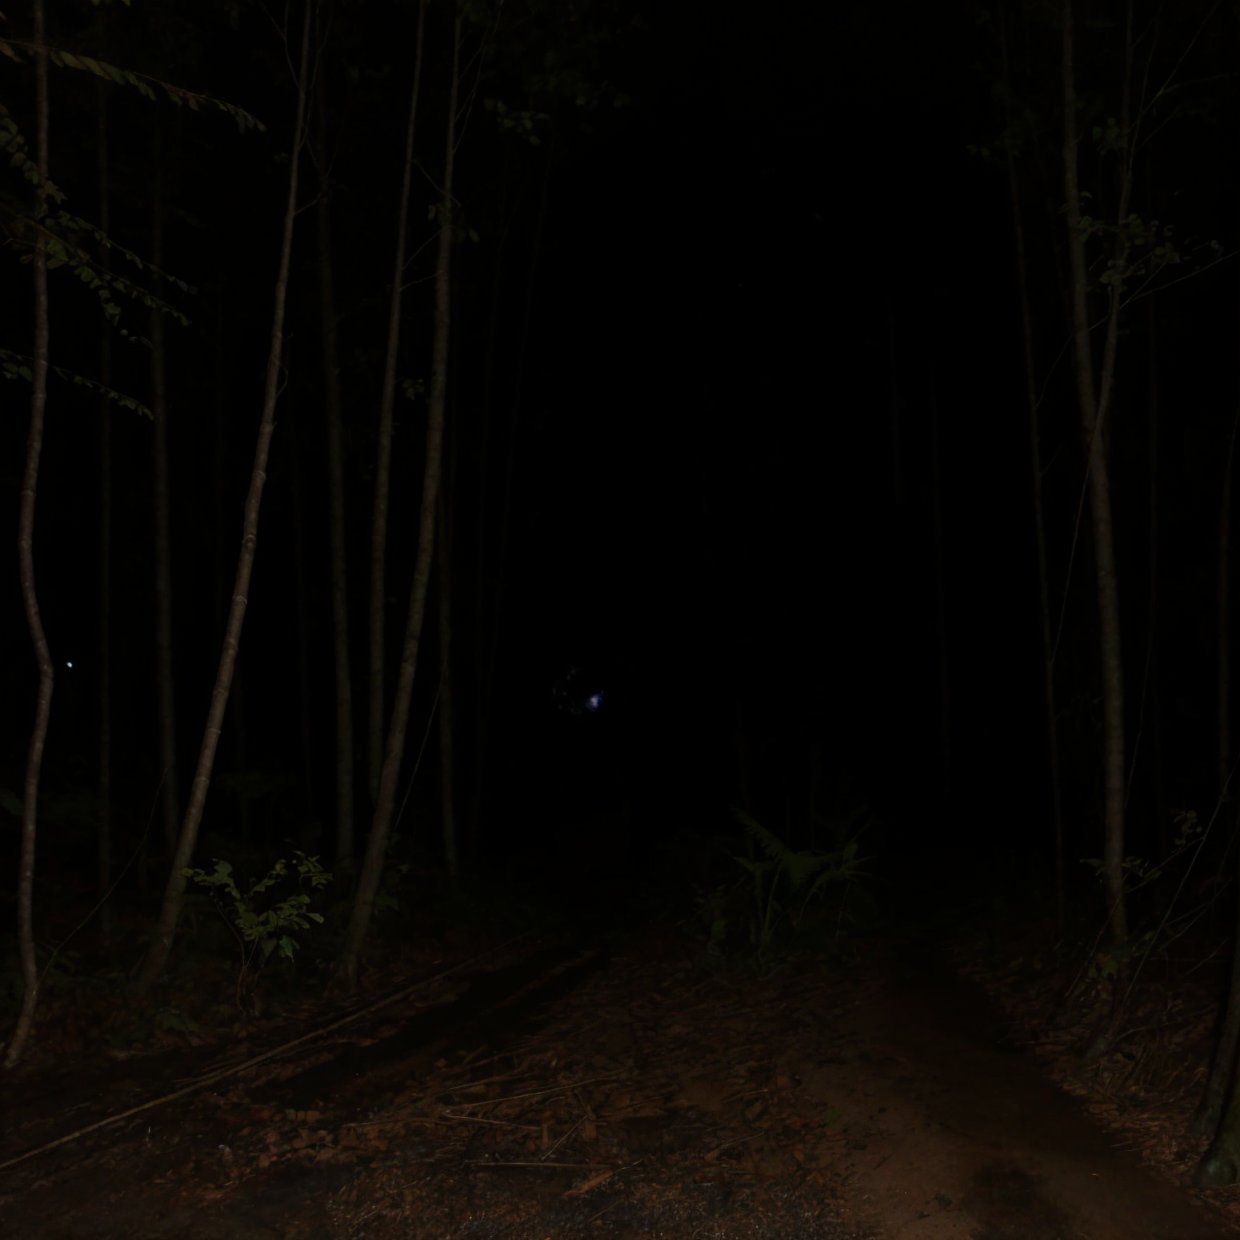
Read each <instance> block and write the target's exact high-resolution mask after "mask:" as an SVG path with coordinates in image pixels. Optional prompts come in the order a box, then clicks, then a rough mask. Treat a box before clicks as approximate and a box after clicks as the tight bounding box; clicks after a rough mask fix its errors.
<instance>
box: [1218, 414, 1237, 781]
mask: <svg viewBox="0 0 1240 1240" xmlns="http://www.w3.org/2000/svg"><path fill="white" fill-rule="evenodd" d="M1238 427H1240V410H1237V413H1236V417H1235V418H1234V419H1233V420H1232V424H1231V435H1230V436H1229V438H1228V441H1227V461H1226V464H1225V465H1224V467H1223V495H1222V499H1221V501H1220V503H1219V514H1218V798H1219V800H1220V801H1227V800H1230V799H1231V798H1230V791H1229V788H1228V784H1229V782H1230V779H1231V763H1232V757H1233V755H1232V740H1231V486H1232V476H1233V473H1234V469H1235V461H1236V430H1237V428H1238Z"/></svg>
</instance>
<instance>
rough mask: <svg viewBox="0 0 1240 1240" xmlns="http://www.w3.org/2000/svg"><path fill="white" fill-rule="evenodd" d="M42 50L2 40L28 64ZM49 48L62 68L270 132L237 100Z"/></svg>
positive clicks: (3, 47) (0, 47)
mask: <svg viewBox="0 0 1240 1240" xmlns="http://www.w3.org/2000/svg"><path fill="white" fill-rule="evenodd" d="M38 50H39V49H38V47H37V46H36V45H35V44H33V43H29V42H25V41H23V40H18V39H0V55H4V56H7V57H8V58H9V59H10V60H13V61H16V62H17V63H18V64H25V63H26V59H27V58H28V57H32V56H33V55H34V54H35V53H36V52H37V51H38ZM46 50H47V55H48V59H49V60H50V61H51V62H52V64H54V65H57V66H59V67H60V68H62V69H79V70H81V71H82V72H84V73H92V74H94V76H95V77H97V78H102V79H103V81H105V82H114V83H116V85H118V86H128V87H130V88H131V89H133V90H136V91H137V92H138V94H140V95H141V96H142V97H143V98H144V99H150V100H151V101H152V102H155V101H156V100H157V99H158V98H159V96H160V94H162V95H163V96H164V98H165V99H167V100H168V101H169V102H171V103H175V104H176V105H177V106H178V107H187V108H189V109H190V111H191V112H197V111H200V110H202V109H207V110H212V111H216V112H222V113H224V115H225V116H229V117H231V118H232V119H233V120H234V121H236V122H237V128H238V129H239V130H241V132H242V133H244V132H245V131H246V130H247V129H255V130H257V131H258V132H259V133H265V132H266V127H265V126H264V125H263V123H262V121H260V120H259V119H258V118H257V117H256V116H252V115H251V114H250V113H249V112H247V111H246V110H245V109H244V108H239V107H238V106H237V105H236V104H235V103H228V102H226V101H225V100H223V99H216V98H214V97H213V96H211V95H202V94H199V93H198V92H196V91H192V90H186V89H185V87H183V86H174V85H173V84H172V83H171V82H164V81H161V80H160V79H159V78H154V77H150V76H148V75H147V74H145V73H135V72H134V70H132V69H122V68H121V67H120V66H119V65H114V64H110V63H109V62H108V61H106V60H98V59H96V58H95V57H94V56H79V55H76V54H75V53H73V52H66V51H64V50H62V49H61V48H58V47H49V48H47V49H46Z"/></svg>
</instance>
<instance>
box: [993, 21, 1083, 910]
mask: <svg viewBox="0 0 1240 1240" xmlns="http://www.w3.org/2000/svg"><path fill="white" fill-rule="evenodd" d="M999 17H1000V22H1001V24H1002V29H1001V32H1000V40H1001V45H1002V56H1003V81H1004V85H1005V87H1006V90H1005V92H1004V94H1005V99H1007V100H1010V99H1011V96H1012V75H1011V68H1010V63H1009V59H1008V56H1009V48H1008V32H1007V25H1006V21H1005V18H1006V12H1005V8H1004V6H1002V5H1001V6H1000V10H999ZM1005 111H1006V120H1007V128H1008V129H1009V130H1010V129H1011V125H1012V117H1011V110H1010V106H1009V107H1008V108H1006V109H1005ZM1004 150H1005V154H1006V158H1007V178H1008V200H1009V202H1010V204H1011V208H1012V237H1013V242H1014V245H1015V250H1016V284H1017V291H1018V296H1019V300H1020V327H1021V332H1020V335H1021V357H1022V360H1023V364H1024V372H1025V417H1026V420H1027V422H1028V425H1029V469H1030V474H1031V482H1032V494H1033V532H1034V544H1035V549H1036V556H1037V567H1038V619H1039V622H1040V624H1039V627H1040V629H1041V638H1042V709H1043V714H1044V724H1045V728H1046V760H1047V774H1048V775H1049V777H1050V798H1051V834H1052V844H1053V856H1054V872H1055V924H1056V926H1057V927H1058V929H1059V930H1060V931H1062V930H1063V927H1064V922H1065V918H1066V915H1067V911H1066V898H1065V893H1064V856H1063V783H1062V778H1061V775H1060V767H1059V710H1058V705H1057V703H1056V700H1055V643H1054V637H1053V627H1052V624H1051V593H1050V574H1049V573H1048V571H1047V566H1046V511H1045V506H1044V500H1043V495H1042V433H1041V427H1040V424H1039V418H1038V404H1039V401H1038V384H1037V367H1036V364H1035V362H1034V346H1033V309H1032V306H1031V303H1030V298H1029V258H1028V251H1027V249H1026V245H1025V220H1024V213H1023V212H1022V210H1021V200H1020V179H1019V177H1018V175H1017V170H1016V154H1015V151H1014V149H1013V145H1012V142H1010V141H1009V142H1006V143H1004Z"/></svg>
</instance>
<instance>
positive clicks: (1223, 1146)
mask: <svg viewBox="0 0 1240 1240" xmlns="http://www.w3.org/2000/svg"><path fill="white" fill-rule="evenodd" d="M1238 429H1240V407H1238V408H1237V411H1236V416H1235V418H1234V419H1233V420H1232V425H1231V436H1230V439H1229V442H1228V446H1227V464H1226V466H1225V469H1224V473H1223V496H1222V503H1221V507H1220V513H1219V564H1218V589H1219V603H1218V608H1219V617H1218V619H1219V636H1218V642H1219V654H1218V658H1219V668H1218V678H1219V690H1218V692H1219V697H1218V710H1219V718H1218V731H1219V737H1218V748H1219V751H1218V762H1219V770H1218V780H1219V792H1218V795H1219V801H1220V804H1221V803H1222V802H1223V801H1224V800H1226V799H1229V785H1230V782H1231V762H1232V758H1231V736H1230V718H1231V707H1230V701H1231V696H1230V688H1231V686H1230V680H1231V669H1230V662H1231V659H1230V643H1229V641H1228V636H1227V634H1228V628H1229V624H1228V612H1229V607H1228V598H1229V595H1230V582H1231V574H1230V569H1229V561H1230V554H1229V548H1230V542H1231V488H1232V473H1233V470H1234V468H1235V453H1236V434H1237V430H1238ZM1233 826H1234V816H1233ZM1233 842H1234V841H1233ZM1238 1049H1240V904H1237V907H1236V926H1235V930H1234V932H1233V939H1232V945H1231V977H1230V979H1229V981H1228V986H1227V1007H1226V1010H1225V1011H1224V1013H1223V1024H1222V1028H1221V1029H1220V1030H1219V1035H1218V1043H1217V1045H1216V1046H1215V1048H1214V1059H1213V1061H1212V1062H1211V1064H1210V1076H1209V1079H1208V1080H1207V1081H1206V1088H1205V1092H1204V1093H1203V1095H1202V1099H1201V1104H1200V1106H1199V1107H1198V1108H1197V1113H1196V1114H1195V1115H1194V1116H1193V1123H1192V1131H1193V1135H1194V1136H1198V1137H1204V1136H1208V1135H1210V1134H1211V1133H1213V1134H1214V1141H1213V1144H1212V1145H1211V1147H1210V1149H1209V1151H1208V1152H1207V1154H1206V1156H1205V1158H1204V1159H1203V1160H1202V1162H1201V1164H1200V1166H1199V1167H1198V1168H1197V1183H1198V1184H1199V1185H1204V1184H1234V1183H1235V1182H1236V1180H1237V1178H1240V1081H1237V1079H1236V1052H1237V1050H1238ZM1229 1085H1230V1099H1229V1098H1228V1086H1229ZM1225 1102H1226V1104H1227V1106H1226V1118H1225V1120H1224V1122H1223V1124H1222V1125H1221V1127H1220V1125H1219V1118H1220V1116H1222V1115H1223V1112H1224V1103H1225ZM1216 1129H1217V1132H1216V1131H1215V1130H1216Z"/></svg>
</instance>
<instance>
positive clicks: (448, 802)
mask: <svg viewBox="0 0 1240 1240" xmlns="http://www.w3.org/2000/svg"><path fill="white" fill-rule="evenodd" d="M454 457H455V452H454V451H452V450H451V449H449V460H450V461H451V460H452V459H453V458H454ZM448 473H449V477H450V476H451V474H452V466H451V464H450V465H449V467H448ZM449 490H450V487H445V488H444V490H443V491H441V492H440V496H439V574H438V581H439V772H440V778H439V808H440V822H441V824H442V834H443V858H444V868H445V869H446V870H447V871H448V877H449V879H451V881H452V883H453V884H455V883H456V882H457V880H458V879H459V878H460V851H459V847H458V841H457V837H456V757H455V743H454V742H455V732H454V728H455V719H456V703H455V700H454V698H453V688H452V529H451V524H450V522H451V499H450V496H449Z"/></svg>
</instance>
